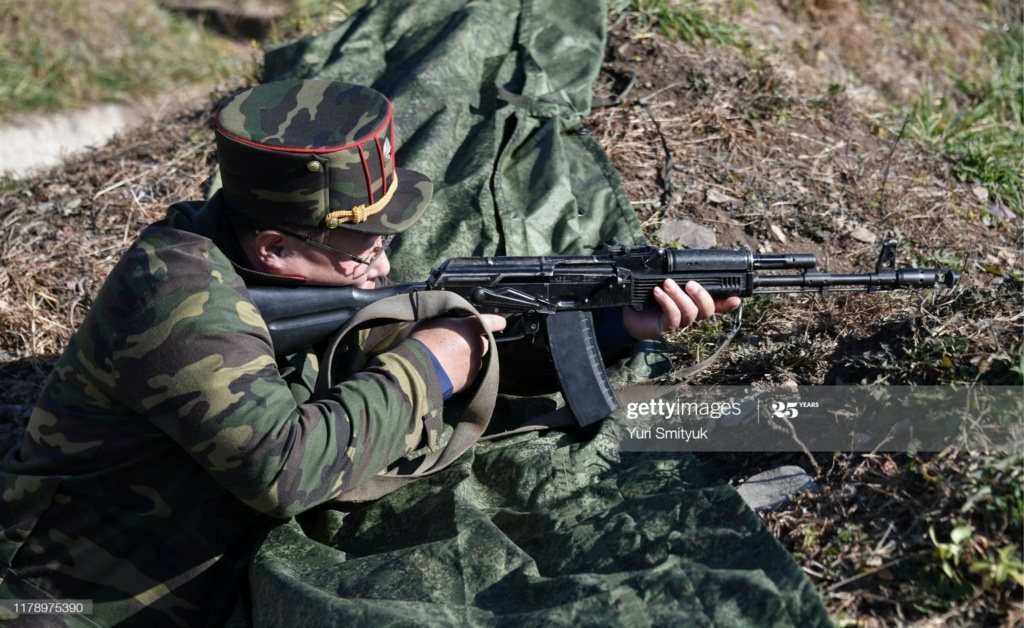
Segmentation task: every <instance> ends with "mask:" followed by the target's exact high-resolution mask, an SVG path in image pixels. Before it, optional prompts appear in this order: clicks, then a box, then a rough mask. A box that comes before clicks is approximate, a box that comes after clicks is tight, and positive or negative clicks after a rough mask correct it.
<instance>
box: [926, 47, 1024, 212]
mask: <svg viewBox="0 0 1024 628" xmlns="http://www.w3.org/2000/svg"><path fill="white" fill-rule="evenodd" d="M989 47H990V50H991V54H990V55H989V58H988V59H987V62H986V63H981V64H979V65H978V69H977V70H976V71H974V72H973V73H972V74H971V75H970V76H957V77H952V78H953V79H954V83H955V89H954V90H953V91H952V92H951V93H947V94H942V95H936V94H934V93H932V92H930V91H926V92H925V93H923V94H922V95H921V96H919V97H918V99H917V100H916V101H915V102H913V103H912V104H911V106H910V110H909V112H907V116H908V117H909V122H908V124H907V133H908V135H909V136H910V137H916V138H918V139H920V140H923V141H924V142H926V143H928V144H930V145H931V146H932V147H934V148H935V149H936V150H938V151H940V152H941V153H942V154H943V155H944V156H945V157H946V158H947V159H948V160H949V161H950V163H951V164H952V169H953V173H954V175H955V176H956V177H958V178H959V179H960V180H961V181H964V182H967V183H969V184H971V185H981V186H984V187H985V188H986V189H987V190H988V194H989V198H990V199H991V202H992V203H993V204H997V205H1002V206H1004V207H1008V208H1010V209H1011V210H1012V211H1013V212H1014V213H1016V214H1017V215H1019V216H1024V145H1022V141H1024V30H1022V29H1021V28H1020V27H1016V28H1013V29H1010V30H1009V31H1006V32H999V33H996V34H993V35H992V36H991V38H990V41H989Z"/></svg>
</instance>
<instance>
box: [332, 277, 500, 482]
mask: <svg viewBox="0 0 1024 628" xmlns="http://www.w3.org/2000/svg"><path fill="white" fill-rule="evenodd" d="M453 312H465V313H468V314H471V315H473V316H476V317H477V318H480V313H479V312H477V310H476V309H475V308H474V307H473V306H472V305H470V304H469V302H467V301H466V300H465V299H463V298H462V297H460V296H459V295H457V294H455V293H453V292H449V291H426V292H411V293H409V294H400V295H396V296H393V297H388V298H386V299H382V300H380V301H377V302H375V303H372V304H370V305H368V306H367V307H365V308H363V309H361V310H359V311H358V312H357V313H356V314H355V316H353V317H352V319H351V320H350V321H349V322H348V323H347V324H346V325H345V327H343V328H342V329H341V330H340V331H339V332H338V333H337V334H335V335H334V337H333V338H332V339H331V341H330V342H329V343H328V345H327V350H326V353H325V356H324V361H323V363H322V364H321V365H320V375H319V377H318V379H317V385H316V392H317V395H318V396H323V395H324V394H325V393H326V391H327V390H328V389H329V388H330V387H331V386H333V385H334V382H332V381H331V379H332V373H333V371H334V366H335V365H334V358H335V354H336V353H337V348H338V345H339V344H341V342H342V340H343V339H344V338H345V336H347V335H348V334H349V332H352V331H355V330H358V329H359V328H360V326H363V325H365V323H367V322H368V321H380V320H386V321H391V322H415V321H419V320H427V319H431V318H437V317H439V316H446V315H451V314H452V313H453ZM482 324H483V322H482V321H481V325H482ZM485 328H486V327H485ZM487 343H488V346H489V349H488V351H487V353H486V355H485V356H484V359H483V365H482V366H481V369H480V374H479V376H478V377H477V384H476V387H475V389H474V390H473V392H472V398H471V399H470V402H469V404H468V405H467V406H466V408H465V410H464V411H463V413H462V416H461V417H460V419H459V423H458V424H457V425H456V426H455V431H454V432H453V433H452V436H451V438H450V439H449V441H448V443H447V444H446V445H445V446H444V447H443V448H442V449H440V450H438V451H435V452H431V453H429V454H426V455H424V456H420V457H419V458H416V459H412V460H405V461H403V462H401V463H399V464H398V465H396V466H395V467H393V468H392V469H390V470H388V471H386V472H384V473H381V474H379V475H377V476H375V477H373V478H371V479H370V480H369V481H368V482H365V483H363V484H361V485H359V486H357V487H355V488H354V489H352V490H350V491H346V492H344V493H342V494H340V495H338V496H337V497H335V499H336V500H339V501H346V502H348V501H351V502H359V501H370V500H374V499H378V498H380V497H383V496H384V495H387V494H388V493H391V492H392V491H395V490H397V489H399V488H401V487H403V486H405V485H406V484H409V483H410V482H412V481H414V480H416V479H419V478H422V477H425V476H428V475H431V474H434V473H437V472H438V471H441V470H442V469H444V468H446V467H448V465H450V464H451V463H452V462H454V461H455V460H457V459H458V458H459V457H460V456H461V455H462V454H464V453H465V452H466V451H467V450H468V449H469V448H470V447H472V446H473V444H474V443H475V442H476V441H477V440H478V439H479V438H480V436H481V435H482V434H483V433H484V430H486V429H487V425H488V423H489V422H490V419H491V414H492V413H493V411H494V403H495V400H496V399H497V396H498V359H497V355H498V351H497V347H496V346H495V342H494V336H493V335H492V334H491V332H490V330H487Z"/></svg>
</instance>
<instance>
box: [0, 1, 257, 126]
mask: <svg viewBox="0 0 1024 628" xmlns="http://www.w3.org/2000/svg"><path fill="white" fill-rule="evenodd" d="M246 63H247V61H246V60H245V59H244V58H242V55H240V54H239V53H238V49H237V48H231V47H229V45H228V44H227V43H226V42H225V41H224V40H222V39H220V38H217V37H215V36H213V35H210V34H208V33H206V32H204V30H203V29H202V28H201V27H199V26H198V25H197V24H195V23H194V22H191V21H189V20H188V19H186V18H185V17H183V16H178V15H172V14H170V13H168V12H166V11H164V10H162V9H160V8H159V7H158V6H157V5H156V3H154V2H152V1H151V0H108V1H107V2H102V3H100V2H80V1H78V0H34V1H33V2H28V1H27V0H16V1H12V2H4V3H0V112H3V113H2V114H0V115H9V114H12V113H19V112H33V113H37V112H51V111H56V110H60V109H67V108H71V107H76V106H80V105H83V104H88V103H97V102H111V101H127V100H131V99H134V98H136V97H137V96H139V95H152V94H156V93H159V92H165V91H172V90H175V89H176V88H179V87H180V86H181V85H183V84H199V83H213V82H216V81H219V80H226V79H228V78H229V77H231V76H237V75H240V74H242V73H243V72H245V71H246V68H245V66H246Z"/></svg>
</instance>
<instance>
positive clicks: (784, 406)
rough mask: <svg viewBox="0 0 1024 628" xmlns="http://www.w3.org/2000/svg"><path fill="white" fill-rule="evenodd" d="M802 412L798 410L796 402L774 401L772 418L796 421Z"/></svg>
mask: <svg viewBox="0 0 1024 628" xmlns="http://www.w3.org/2000/svg"><path fill="white" fill-rule="evenodd" d="M799 414H800V411H799V410H797V409H796V402H795V401H773V402H772V416H773V417H776V418H779V419H795V418H796V417H797V415H799Z"/></svg>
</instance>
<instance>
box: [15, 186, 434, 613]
mask: <svg viewBox="0 0 1024 628" xmlns="http://www.w3.org/2000/svg"><path fill="white" fill-rule="evenodd" d="M222 207H223V206H222V204H221V203H220V202H219V200H218V198H215V199H214V200H213V201H211V202H210V203H208V204H207V206H206V208H205V209H204V210H203V211H201V212H199V213H198V214H197V213H196V211H195V206H194V205H193V204H180V205H178V206H175V207H172V208H171V210H170V212H169V214H168V218H167V219H166V220H165V221H163V222H161V223H157V224H155V225H153V226H151V227H149V228H148V229H146V230H145V231H144V232H143V234H142V235H141V236H140V238H139V239H138V241H137V242H136V243H135V244H134V245H133V246H132V247H131V248H130V249H129V251H128V252H127V253H126V255H125V256H124V257H123V258H122V259H121V261H120V262H119V263H118V265H117V266H116V268H115V269H114V270H113V272H112V273H111V275H110V277H109V278H108V279H107V281H106V283H105V284H104V286H103V288H102V290H101V291H100V293H99V295H98V297H97V299H96V301H95V303H94V304H93V306H92V309H91V311H90V313H89V315H88V317H87V318H86V320H85V321H84V322H83V324H82V326H81V327H80V329H79V330H78V332H77V333H76V334H75V335H74V337H73V338H72V340H71V342H70V344H69V346H68V348H67V350H66V351H65V352H64V354H63V355H62V356H61V358H60V360H59V361H58V363H57V365H56V367H55V369H54V371H53V373H52V375H51V376H50V378H49V380H48V381H47V384H46V386H45V389H44V391H43V394H42V396H41V398H40V401H39V403H38V406H37V408H36V410H35V413H34V414H33V415H32V418H31V420H30V423H29V426H28V429H27V432H26V434H25V436H24V439H23V441H22V443H21V444H20V447H19V448H15V449H14V451H12V452H11V454H10V455H9V456H8V458H7V459H6V460H5V462H4V465H3V466H2V467H0V531H2V534H0V570H2V571H0V580H2V582H0V598H14V599H17V598H21V599H31V598H38V599H46V598H47V597H49V596H52V597H55V598H59V599H88V600H94V601H95V605H96V606H95V612H94V614H93V615H91V616H90V617H91V619H92V620H93V621H96V622H97V623H99V624H101V625H111V624H113V623H115V622H117V621H122V620H128V619H130V620H132V621H133V622H140V623H141V622H150V623H153V624H158V625H179V626H198V625H207V624H210V625H222V624H223V622H224V620H225V618H226V617H227V615H228V614H229V613H230V612H231V609H232V606H233V605H234V603H235V600H236V597H237V594H238V591H239V589H240V588H241V587H242V585H243V583H244V575H245V570H246V564H247V561H248V559H249V558H250V553H251V551H252V549H253V547H254V543H255V541H256V539H257V538H258V536H259V535H260V533H261V532H263V531H264V530H265V529H266V528H267V527H268V524H270V523H273V522H274V521H275V519H280V518H287V517H291V516H292V515H295V514H296V513H299V512H302V511H305V510H307V509H309V508H310V507H312V506H314V505H317V504H320V503H322V502H324V501H326V500H328V499H330V498H331V497H332V496H335V495H336V494H338V493H339V492H340V491H344V490H346V489H348V488H351V487H353V486H355V485H356V484H358V483H360V482H362V481H364V480H365V479H367V478H369V477H370V476H372V475H374V474H376V473H377V472H379V471H380V470H382V469H383V468H384V467H386V466H387V465H388V464H389V463H390V462H392V461H394V460H396V459H397V458H399V457H401V456H402V455H404V454H405V453H407V452H409V451H410V450H413V449H416V448H418V447H421V446H433V445H435V444H436V440H437V437H438V434H439V432H440V409H441V406H442V400H441V394H440V385H439V384H438V382H437V376H436V375H435V372H434V369H433V366H432V364H431V361H430V358H429V356H428V354H427V353H426V350H425V349H424V348H423V346H422V345H421V344H419V343H418V342H415V341H403V342H397V341H396V346H394V347H393V348H390V350H388V351H387V352H385V353H379V354H376V355H374V352H371V355H370V360H369V362H368V363H367V364H366V367H365V368H364V369H363V370H362V371H361V372H359V373H358V374H357V375H355V376H354V377H353V378H351V379H349V380H348V381H345V382H344V383H342V384H340V385H339V386H336V387H335V388H333V389H331V390H330V391H329V393H328V395H327V397H326V398H324V399H318V400H315V401H313V400H311V399H310V395H311V391H312V388H313V384H314V381H315V378H316V371H317V362H316V359H315V356H313V355H305V354H302V355H297V356H293V357H292V359H290V360H288V361H287V362H286V363H283V364H280V365H279V364H275V362H274V357H273V351H272V348H271V345H270V338H269V336H268V334H267V330H266V328H265V325H264V323H263V320H262V319H261V318H260V316H259V314H258V312H257V311H256V309H255V308H254V306H253V304H252V302H251V300H250V299H249V296H248V292H247V291H246V288H245V284H244V283H243V280H242V277H241V276H240V275H239V272H236V269H235V268H233V266H232V264H231V263H230V262H229V259H228V257H226V256H225V253H224V252H223V251H222V249H220V248H218V246H216V245H215V244H214V241H212V240H211V239H209V238H207V237H204V236H202V235H199V234H198V233H195V231H197V230H198V231H201V232H202V233H211V232H218V231H220V230H222V229H223V228H224V225H223V224H221V223H223V217H222V216H219V215H218V211H219V210H220V209H221V208H222ZM221 232H222V231H221ZM213 237H214V240H217V241H219V240H220V239H221V238H220V237H219V235H217V234H215V235H213ZM225 249H226V250H230V247H228V246H226V245H225ZM242 272H244V271H242ZM383 348H386V347H384V346H378V347H377V349H378V350H379V349H383ZM371 422H372V423H371ZM22 619H24V620H29V619H32V618H31V617H29V616H25V617H23V618H22ZM36 619H38V617H37V618H36ZM66 619H70V616H68V617H66Z"/></svg>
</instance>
